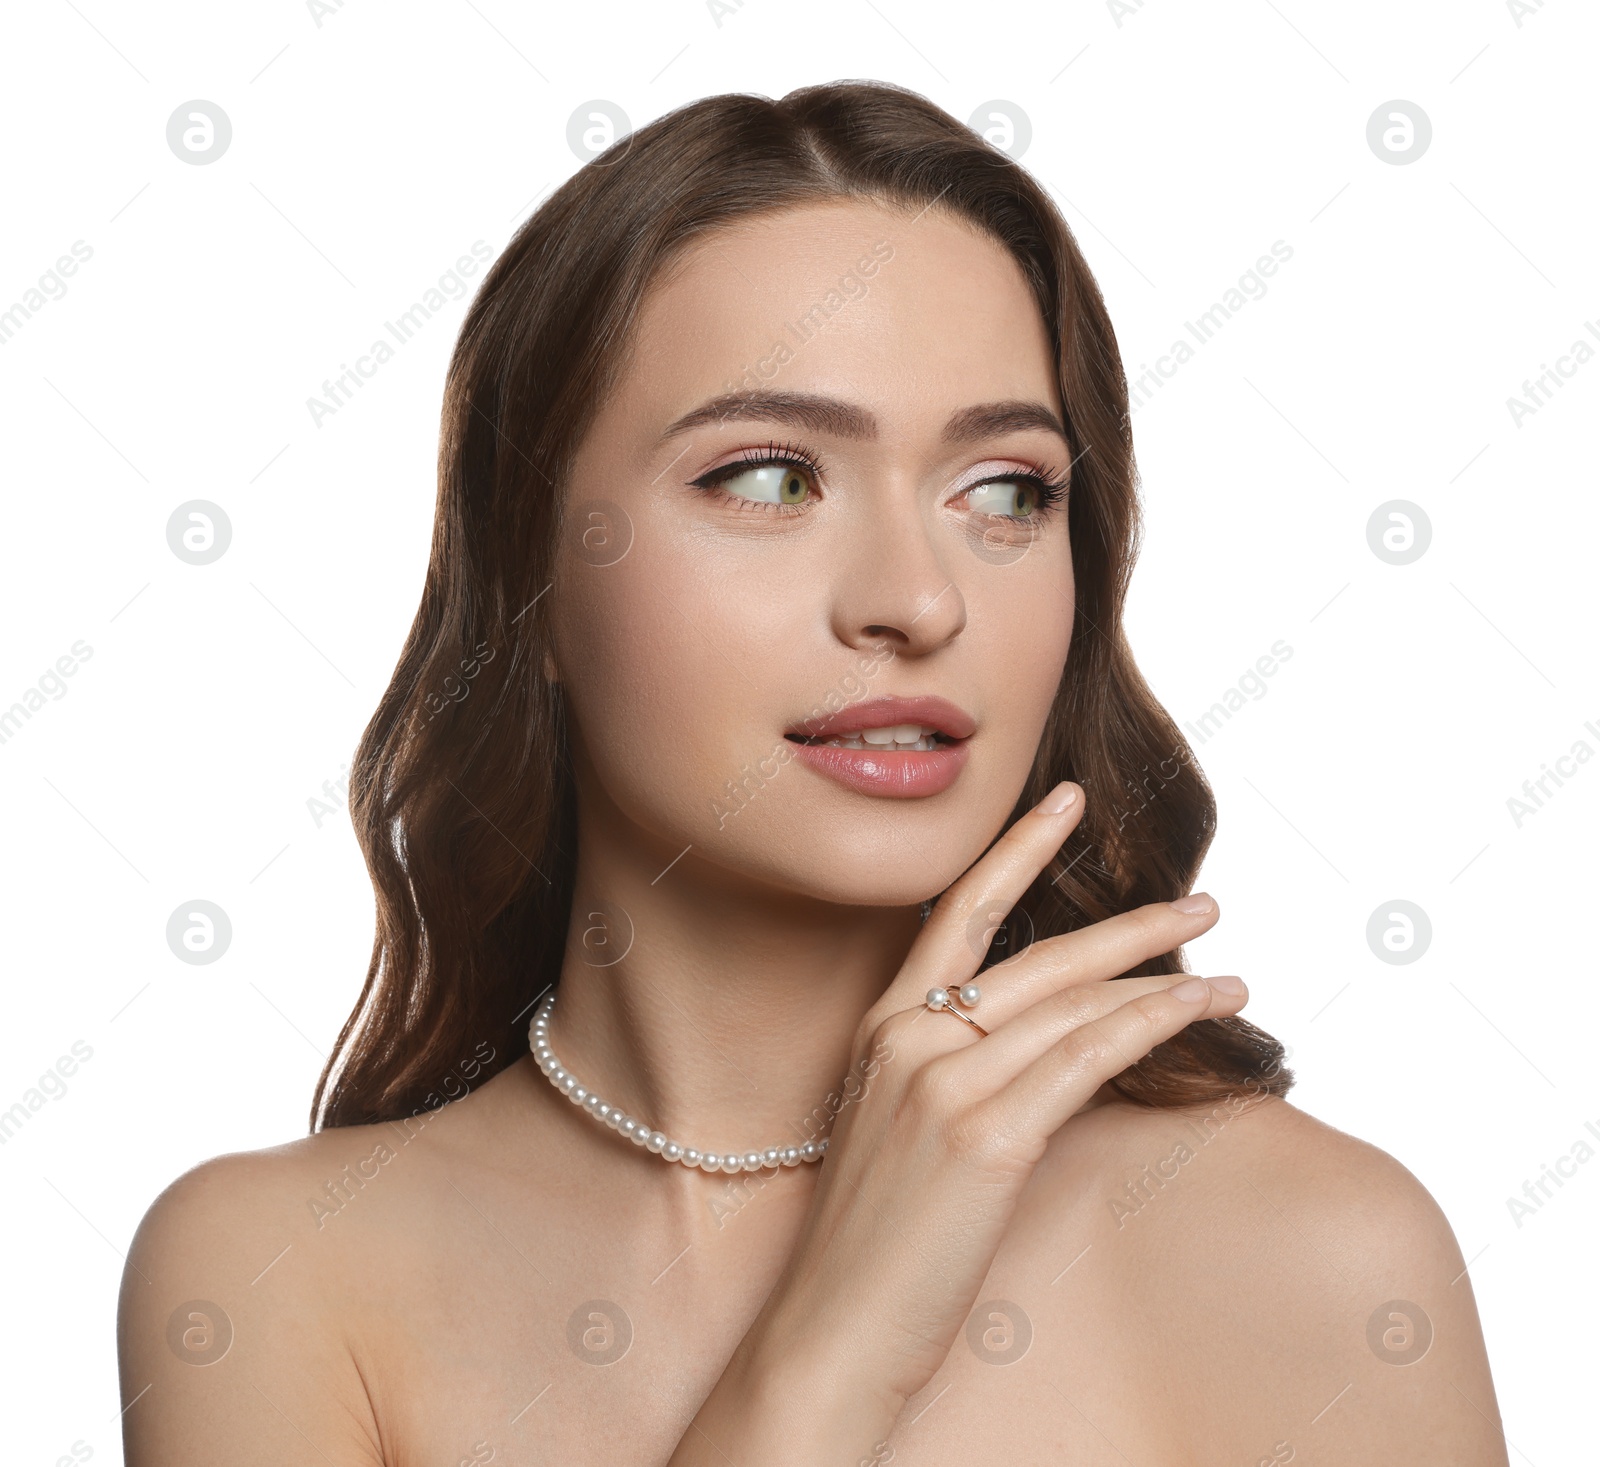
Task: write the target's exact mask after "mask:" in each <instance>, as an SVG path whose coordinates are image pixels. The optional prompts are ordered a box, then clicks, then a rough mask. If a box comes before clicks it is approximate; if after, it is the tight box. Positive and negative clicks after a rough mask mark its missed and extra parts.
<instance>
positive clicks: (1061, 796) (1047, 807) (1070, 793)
mask: <svg viewBox="0 0 1600 1467" xmlns="http://www.w3.org/2000/svg"><path fill="white" fill-rule="evenodd" d="M1077 798H1078V789H1077V786H1076V785H1073V784H1069V783H1068V782H1067V781H1065V780H1063V781H1062V782H1061V783H1060V784H1058V785H1057V786H1056V787H1055V788H1054V789H1053V790H1051V791H1050V793H1049V794H1047V795H1046V796H1045V797H1044V798H1043V799H1042V800H1040V801H1039V808H1040V809H1041V810H1043V811H1044V813H1045V814H1046V815H1059V814H1061V813H1062V812H1063V811H1065V810H1070V809H1071V808H1072V802H1073V801H1074V800H1076V799H1077Z"/></svg>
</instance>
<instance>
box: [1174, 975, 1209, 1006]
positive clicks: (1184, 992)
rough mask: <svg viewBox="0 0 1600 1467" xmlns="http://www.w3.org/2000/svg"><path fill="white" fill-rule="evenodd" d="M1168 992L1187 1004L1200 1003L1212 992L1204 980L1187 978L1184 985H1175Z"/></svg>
mask: <svg viewBox="0 0 1600 1467" xmlns="http://www.w3.org/2000/svg"><path fill="white" fill-rule="evenodd" d="M1167 992H1168V993H1170V994H1171V995H1172V996H1173V997H1174V998H1181V999H1182V1000H1183V1001H1184V1002H1185V1003H1199V1002H1200V1000H1201V999H1203V998H1206V997H1207V996H1208V995H1209V994H1210V992H1211V990H1210V989H1209V988H1207V987H1206V980H1205V979H1204V978H1185V979H1184V980H1183V982H1182V983H1174V984H1173V985H1172V987H1171V988H1169V989H1168V990H1167Z"/></svg>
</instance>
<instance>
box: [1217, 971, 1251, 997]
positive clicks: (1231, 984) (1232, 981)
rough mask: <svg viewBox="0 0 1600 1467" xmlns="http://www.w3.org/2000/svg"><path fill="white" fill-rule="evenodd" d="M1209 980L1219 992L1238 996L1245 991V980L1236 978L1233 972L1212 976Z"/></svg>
mask: <svg viewBox="0 0 1600 1467" xmlns="http://www.w3.org/2000/svg"><path fill="white" fill-rule="evenodd" d="M1209 982H1210V984H1211V986H1212V987H1213V988H1214V989H1216V990H1217V992H1218V993H1226V994H1230V995H1234V996H1237V995H1238V994H1241V993H1243V992H1244V980H1243V979H1242V978H1235V977H1234V976H1233V974H1232V973H1224V974H1223V975H1222V977H1220V978H1212V979H1210V980H1209Z"/></svg>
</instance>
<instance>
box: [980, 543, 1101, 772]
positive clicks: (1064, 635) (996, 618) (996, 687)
mask: <svg viewBox="0 0 1600 1467" xmlns="http://www.w3.org/2000/svg"><path fill="white" fill-rule="evenodd" d="M1073 592H1074V586H1073V579H1072V566H1071V562H1070V560H1069V559H1068V558H1067V557H1066V556H1065V555H1062V556H1061V557H1060V559H1059V561H1055V560H1051V561H1048V562H1047V561H1045V560H1043V559H1041V560H1040V561H1039V562H1038V563H1037V564H1036V565H1033V566H1028V565H1026V564H1025V563H1024V564H1019V565H1016V566H1008V567H1004V568H1001V569H999V570H998V571H994V572H990V573H988V574H986V575H984V576H983V577H981V578H979V579H978V580H977V581H976V583H975V584H973V585H972V587H971V589H970V590H969V591H968V593H967V617H968V621H967V628H966V631H965V632H964V633H963V636H964V638H965V639H967V640H969V642H970V646H969V649H968V653H967V655H968V656H970V657H972V658H973V659H974V663H975V665H977V666H980V667H982V668H983V669H984V672H983V689H984V700H985V707H986V709H987V710H988V711H989V715H990V716H989V719H988V722H989V724H990V729H991V731H992V732H995V733H999V734H1000V735H1001V736H1002V737H1003V738H1004V740H1005V742H1006V744H1007V746H1008V748H1011V746H1013V745H1014V746H1015V749H1014V753H1013V755H1012V757H1014V758H1017V759H1019V760H1022V761H1024V762H1027V763H1030V764H1031V762H1032V760H1033V756H1034V752H1035V750H1036V748H1037V746H1038V738H1039V733H1040V731H1041V730H1042V729H1043V727H1044V721H1045V718H1046V716H1047V715H1048V714H1049V711H1050V706H1051V704H1052V702H1053V701H1054V699H1055V693H1056V688H1057V685H1058V684H1059V683H1060V680H1061V673H1062V669H1063V668H1064V667H1065V666H1066V662H1067V656H1068V650H1069V647H1070V645H1071V641H1072V625H1073Z"/></svg>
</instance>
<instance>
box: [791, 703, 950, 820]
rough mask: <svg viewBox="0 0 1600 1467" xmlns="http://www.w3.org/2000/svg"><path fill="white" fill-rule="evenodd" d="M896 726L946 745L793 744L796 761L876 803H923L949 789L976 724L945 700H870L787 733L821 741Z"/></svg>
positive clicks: (806, 723)
mask: <svg viewBox="0 0 1600 1467" xmlns="http://www.w3.org/2000/svg"><path fill="white" fill-rule="evenodd" d="M896 723H915V724H920V725H921V726H922V727H924V728H931V729H935V730H937V731H938V732H939V733H941V734H943V735H945V737H946V738H948V739H950V740H951V742H950V743H947V744H941V745H940V746H939V747H938V748H935V749H928V750H913V749H899V750H892V749H841V748H838V747H836V746H834V745H827V744H803V743H798V742H795V743H794V744H793V747H794V752H795V757H796V758H798V759H800V760H801V761H803V762H804V763H805V764H806V765H807V766H808V767H809V768H811V769H814V770H816V771H817V773H818V774H823V775H826V776H827V777H828V778H830V779H833V780H837V781H838V782H839V783H840V784H842V785H844V786H845V787H846V788H847V789H852V790H855V791H856V792H857V793H858V794H863V795H874V796H876V797H878V798H880V799H900V800H916V799H926V798H927V797H928V796H930V795H937V794H939V793H941V792H942V791H944V790H947V789H949V788H950V786H951V785H952V784H954V783H955V781H956V776H957V775H959V774H960V773H961V770H962V768H963V766H964V765H965V764H966V762H967V753H968V745H967V742H966V741H967V740H968V739H969V738H970V737H971V736H972V733H973V731H974V730H975V729H976V728H977V726H978V725H977V722H976V721H975V720H974V719H973V717H972V715H971V714H970V713H967V712H965V711H964V710H963V709H960V708H957V707H956V705H955V704H954V703H951V702H949V701H948V700H947V699H944V698H936V697H923V698H874V699H872V700H871V701H870V702H866V703H857V704H854V705H852V706H851V707H848V708H841V709H840V710H839V711H838V712H837V713H833V714H830V715H829V716H828V717H827V718H823V719H818V720H816V721H815V722H812V721H810V720H808V721H806V722H805V723H803V724H802V725H800V726H799V727H797V728H793V729H790V730H789V733H790V735H791V736H793V735H801V736H804V737H807V738H823V739H826V738H835V737H837V736H839V735H842V734H852V733H859V732H860V731H861V730H862V729H864V728H883V727H885V726H887V725H890V724H896ZM792 741H793V740H792V739H791V742H792Z"/></svg>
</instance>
